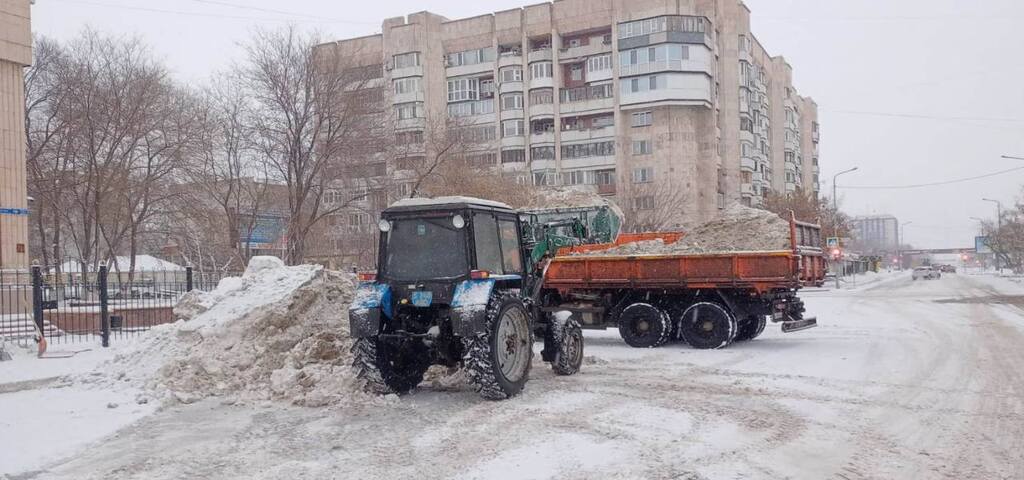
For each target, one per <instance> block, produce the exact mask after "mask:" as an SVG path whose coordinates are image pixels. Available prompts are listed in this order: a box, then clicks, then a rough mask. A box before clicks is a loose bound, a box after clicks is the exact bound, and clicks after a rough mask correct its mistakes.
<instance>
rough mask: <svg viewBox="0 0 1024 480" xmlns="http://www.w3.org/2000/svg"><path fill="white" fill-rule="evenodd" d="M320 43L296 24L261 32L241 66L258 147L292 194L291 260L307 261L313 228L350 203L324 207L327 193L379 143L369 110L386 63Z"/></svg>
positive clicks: (374, 105) (378, 94)
mask: <svg viewBox="0 0 1024 480" xmlns="http://www.w3.org/2000/svg"><path fill="white" fill-rule="evenodd" d="M318 43H320V42H319V41H318V40H317V38H316V36H305V35H302V34H301V33H299V32H298V31H297V30H296V29H295V28H294V27H288V28H285V29H283V30H279V31H274V32H269V31H259V32H257V33H256V34H255V35H254V37H253V38H252V40H251V41H250V42H249V44H248V45H247V46H246V53H247V61H246V63H245V64H244V65H242V66H241V67H240V68H239V71H238V77H239V80H240V86H241V87H242V89H243V92H244V94H245V95H246V96H247V97H248V98H249V99H251V101H252V109H251V115H250V116H249V119H250V121H251V128H252V132H253V139H254V141H255V148H256V149H257V150H258V152H259V154H260V159H261V161H262V162H264V164H265V165H266V166H267V172H268V174H269V175H270V177H271V179H272V180H276V181H279V182H281V183H282V184H283V185H285V187H286V189H287V192H288V219H289V220H288V228H287V232H288V243H287V251H286V252H285V260H286V261H287V262H288V263H291V264H295V263H300V262H302V261H303V259H304V256H305V253H306V247H307V245H306V240H307V237H308V236H309V234H310V232H311V231H312V230H313V228H314V227H315V226H316V225H317V224H318V223H319V222H320V221H321V220H323V219H324V218H325V217H326V216H328V215H330V214H332V213H336V212H338V211H341V210H342V209H344V208H345V207H346V206H347V202H340V203H335V204H334V205H333V206H332V207H329V208H325V207H324V199H325V195H326V194H327V192H328V191H329V190H330V189H331V188H332V185H333V184H334V183H336V182H337V181H338V180H340V179H341V177H342V172H343V166H344V165H345V163H346V162H348V161H352V159H353V156H352V152H353V151H360V150H361V149H364V148H365V147H366V145H367V143H373V142H375V141H379V139H377V134H378V132H377V131H375V128H374V127H375V125H374V124H373V122H371V121H367V118H366V115H369V114H372V113H375V112H377V111H379V105H378V104H379V102H380V101H381V100H382V99H383V92H382V90H381V88H380V87H378V88H367V87H368V86H369V83H370V82H371V81H372V80H374V79H375V78H380V77H381V76H382V75H383V73H382V68H381V67H380V66H377V67H376V68H360V67H358V66H356V65H353V64H351V59H350V58H349V57H347V56H343V55H341V54H338V53H337V52H334V51H333V50H329V49H319V50H317V49H314V47H315V46H316V45H317V44H318ZM378 126H379V125H378Z"/></svg>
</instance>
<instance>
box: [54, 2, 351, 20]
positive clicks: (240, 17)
mask: <svg viewBox="0 0 1024 480" xmlns="http://www.w3.org/2000/svg"><path fill="white" fill-rule="evenodd" d="M56 1H58V2H64V3H76V4H80V5H91V6H95V7H106V8H116V9H119V10H135V11H140V12H151V13H166V14H171V15H183V16H190V17H204V18H221V19H228V20H248V21H256V22H281V23H340V22H342V21H340V20H339V21H332V20H329V19H319V20H298V19H294V18H269V17H252V16H244V15H232V14H222V13H208V12H191V11H182V10H168V9H164V8H151V7H138V6H129V5H118V4H113V3H104V2H96V1H91V0H56Z"/></svg>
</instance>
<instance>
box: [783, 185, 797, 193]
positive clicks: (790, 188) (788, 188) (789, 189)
mask: <svg viewBox="0 0 1024 480" xmlns="http://www.w3.org/2000/svg"><path fill="white" fill-rule="evenodd" d="M796 188H797V185H796V184H795V183H793V182H786V193H793V192H795V191H796Z"/></svg>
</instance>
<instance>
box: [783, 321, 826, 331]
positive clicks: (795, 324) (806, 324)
mask: <svg viewBox="0 0 1024 480" xmlns="http://www.w3.org/2000/svg"><path fill="white" fill-rule="evenodd" d="M817 326H818V319H817V317H812V318H805V319H803V320H790V321H788V322H782V333H793V332H799V331H800V330H807V329H808V328H814V327H817Z"/></svg>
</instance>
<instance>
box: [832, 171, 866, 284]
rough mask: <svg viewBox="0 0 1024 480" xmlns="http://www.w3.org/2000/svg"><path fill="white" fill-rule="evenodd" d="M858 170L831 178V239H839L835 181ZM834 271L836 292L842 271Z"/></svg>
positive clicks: (844, 172) (840, 173) (842, 172)
mask: <svg viewBox="0 0 1024 480" xmlns="http://www.w3.org/2000/svg"><path fill="white" fill-rule="evenodd" d="M859 168H860V167H853V168H851V169H849V170H843V171H841V172H839V173H837V174H835V175H833V176H832V236H833V237H836V238H839V224H838V223H837V222H836V220H837V217H838V213H839V200H838V197H839V194H838V192H837V190H838V188H837V187H838V185H837V184H836V181H837V180H838V179H839V176H840V175H846V174H847V173H851V172H856V171H857V170H858V169H859ZM836 270H838V271H837V272H836V290H838V289H839V273H840V272H842V271H843V270H841V269H838V268H837V269H836Z"/></svg>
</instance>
